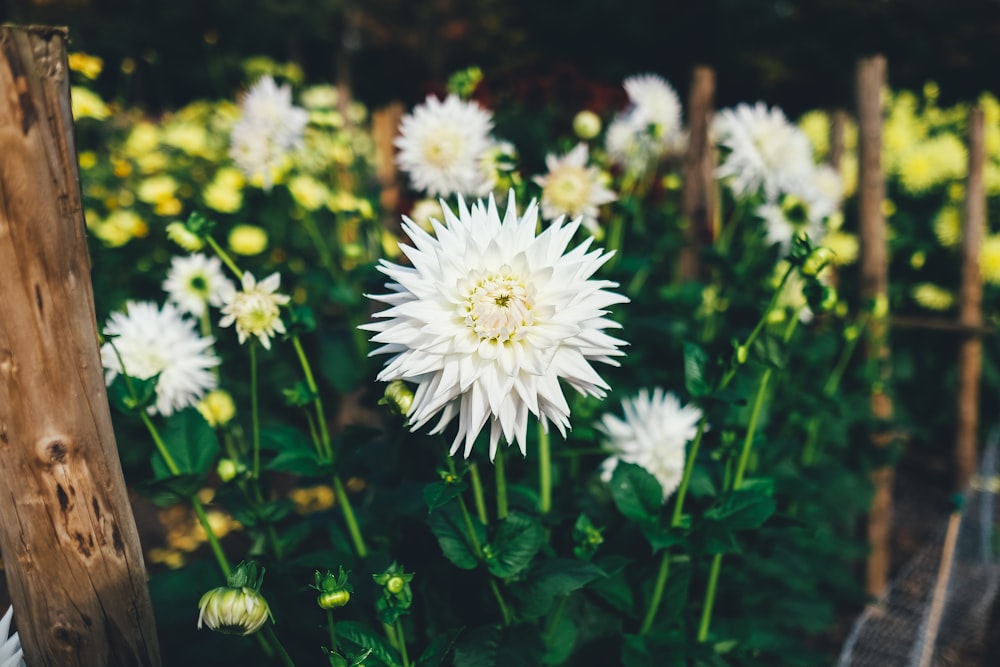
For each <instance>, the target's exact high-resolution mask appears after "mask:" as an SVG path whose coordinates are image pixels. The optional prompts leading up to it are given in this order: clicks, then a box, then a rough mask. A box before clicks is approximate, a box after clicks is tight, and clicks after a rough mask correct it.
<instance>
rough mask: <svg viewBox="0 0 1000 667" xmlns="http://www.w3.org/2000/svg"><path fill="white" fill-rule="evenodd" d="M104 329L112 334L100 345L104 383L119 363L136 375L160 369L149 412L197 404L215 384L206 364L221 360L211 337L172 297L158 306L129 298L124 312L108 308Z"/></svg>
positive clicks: (143, 376)
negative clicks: (213, 346)
mask: <svg viewBox="0 0 1000 667" xmlns="http://www.w3.org/2000/svg"><path fill="white" fill-rule="evenodd" d="M104 335H105V336H106V337H107V338H110V339H111V340H109V341H108V342H106V343H104V345H102V346H101V363H102V365H103V366H104V370H105V374H104V380H105V382H106V383H107V384H108V385H110V384H111V383H112V382H113V381H114V379H115V377H117V376H118V374H119V373H122V372H123V371H122V364H124V366H125V369H124V372H126V373H128V375H129V377H134V378H137V379H140V380H147V379H149V378H151V377H153V376H154V375H156V374H159V379H158V380H157V382H156V402H155V403H154V404H153V405H151V406H150V407H149V409H148V412H149V413H150V414H161V415H163V416H164V417H168V416H170V415H171V414H173V413H174V411H176V410H183V409H184V408H186V407H188V406H193V405H195V404H196V403H197V402H198V400H199V399H200V398H201V397H202V396H204V395H205V392H206V391H209V390H210V389H215V387H216V378H215V375H214V374H213V373H212V371H211V370H210V369H212V368H214V367H215V366H218V365H219V359H218V357H216V356H215V355H214V354H213V353H212V351H211V347H212V344H213V343H214V342H215V341H214V339H212V338H211V337H203V336H201V335H199V334H198V332H197V331H195V323H194V321H193V320H188V319H185V318H184V317H183V316H182V315H181V312H180V310H178V309H177V307H176V306H175V305H173V304H171V303H167V304H164V305H163V308H162V309H161V308H159V307H157V305H156V304H155V303H152V302H149V301H142V302H136V301H130V302H128V303H127V304H125V312H116V313H112V314H111V317H109V318H108V322H107V324H105V325H104ZM116 351H117V353H116ZM119 356H120V357H121V359H120V360H119Z"/></svg>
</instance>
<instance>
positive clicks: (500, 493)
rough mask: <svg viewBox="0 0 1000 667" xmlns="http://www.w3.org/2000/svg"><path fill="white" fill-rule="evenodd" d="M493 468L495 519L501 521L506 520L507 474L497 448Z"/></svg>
mask: <svg viewBox="0 0 1000 667" xmlns="http://www.w3.org/2000/svg"><path fill="white" fill-rule="evenodd" d="M493 468H494V470H495V471H496V484H497V519H498V520H501V521H502V520H504V519H506V518H507V472H506V470H505V469H504V464H503V449H502V448H499V447H498V448H497V455H496V458H495V459H494V460H493Z"/></svg>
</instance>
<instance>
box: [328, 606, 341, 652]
mask: <svg viewBox="0 0 1000 667" xmlns="http://www.w3.org/2000/svg"><path fill="white" fill-rule="evenodd" d="M326 632H327V634H328V635H329V636H330V650H331V651H336V650H338V649H337V626H336V624H335V623H334V622H333V610H332V609H327V610H326Z"/></svg>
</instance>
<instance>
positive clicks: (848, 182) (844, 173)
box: [840, 152, 858, 199]
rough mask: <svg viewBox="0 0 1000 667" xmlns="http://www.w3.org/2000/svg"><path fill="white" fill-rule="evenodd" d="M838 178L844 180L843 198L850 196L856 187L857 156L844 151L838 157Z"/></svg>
mask: <svg viewBox="0 0 1000 667" xmlns="http://www.w3.org/2000/svg"><path fill="white" fill-rule="evenodd" d="M840 178H841V180H842V181H843V182H844V198H845V199H846V198H847V197H850V196H851V195H853V194H854V193H855V192H856V191H857V189H858V156H857V155H856V154H855V153H851V152H845V153H844V154H843V155H842V156H841V158H840Z"/></svg>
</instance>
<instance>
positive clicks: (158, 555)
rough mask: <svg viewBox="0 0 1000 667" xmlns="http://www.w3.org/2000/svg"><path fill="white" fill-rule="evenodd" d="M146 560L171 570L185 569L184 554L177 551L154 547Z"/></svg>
mask: <svg viewBox="0 0 1000 667" xmlns="http://www.w3.org/2000/svg"><path fill="white" fill-rule="evenodd" d="M146 560H147V561H148V562H150V563H157V564H160V565H166V566H167V567H169V568H170V569H171V570H179V569H180V568H182V567H184V562H185V558H184V554H183V553H182V552H180V551H178V550H176V549H165V548H163V547H153V548H152V549H150V550H149V551H148V552H147V553H146Z"/></svg>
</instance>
